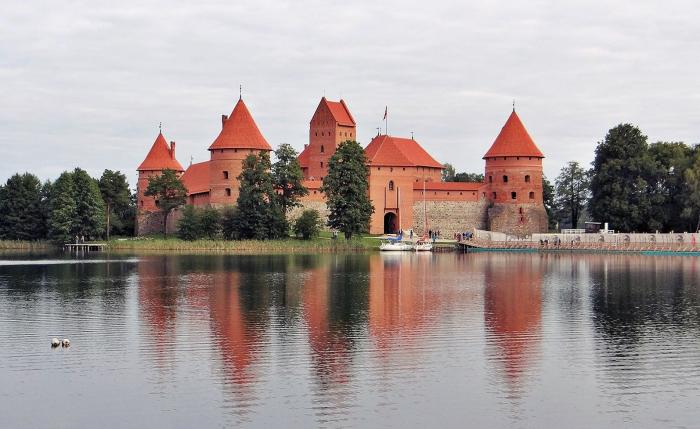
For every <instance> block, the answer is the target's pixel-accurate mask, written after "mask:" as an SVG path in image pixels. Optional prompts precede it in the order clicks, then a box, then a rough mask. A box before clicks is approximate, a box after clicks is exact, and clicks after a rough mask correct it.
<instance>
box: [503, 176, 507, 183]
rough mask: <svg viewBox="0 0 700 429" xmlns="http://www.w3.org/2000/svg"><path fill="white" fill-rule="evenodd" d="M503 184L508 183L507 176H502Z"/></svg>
mask: <svg viewBox="0 0 700 429" xmlns="http://www.w3.org/2000/svg"><path fill="white" fill-rule="evenodd" d="M503 183H508V176H505V175H504V176H503Z"/></svg>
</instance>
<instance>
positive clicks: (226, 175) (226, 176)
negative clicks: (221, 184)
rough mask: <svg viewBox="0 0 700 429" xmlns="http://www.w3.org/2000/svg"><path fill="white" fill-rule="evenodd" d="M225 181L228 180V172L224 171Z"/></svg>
mask: <svg viewBox="0 0 700 429" xmlns="http://www.w3.org/2000/svg"><path fill="white" fill-rule="evenodd" d="M224 179H228V171H224Z"/></svg>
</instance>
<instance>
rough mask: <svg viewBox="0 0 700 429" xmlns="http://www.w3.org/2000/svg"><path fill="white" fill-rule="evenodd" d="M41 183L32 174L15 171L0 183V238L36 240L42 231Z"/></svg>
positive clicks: (43, 234) (43, 218)
mask: <svg viewBox="0 0 700 429" xmlns="http://www.w3.org/2000/svg"><path fill="white" fill-rule="evenodd" d="M42 208H43V206H42V185H41V182H40V181H39V178H37V177H36V176H35V175H33V174H29V173H24V174H15V175H13V176H12V177H10V178H9V179H7V182H6V183H5V186H2V187H0V238H4V239H10V240H37V239H40V238H44V236H45V235H46V224H45V217H44V214H43V211H42Z"/></svg>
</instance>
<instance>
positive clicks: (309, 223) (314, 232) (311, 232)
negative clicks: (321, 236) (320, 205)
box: [293, 209, 321, 240]
mask: <svg viewBox="0 0 700 429" xmlns="http://www.w3.org/2000/svg"><path fill="white" fill-rule="evenodd" d="M293 229H294V234H295V235H296V236H297V237H301V238H303V239H304V240H309V239H311V238H315V237H317V236H318V233H319V232H320V231H321V216H320V215H319V214H318V211H317V210H312V209H307V210H304V211H303V212H302V213H301V216H299V217H298V218H297V220H296V221H295V222H294V228H293Z"/></svg>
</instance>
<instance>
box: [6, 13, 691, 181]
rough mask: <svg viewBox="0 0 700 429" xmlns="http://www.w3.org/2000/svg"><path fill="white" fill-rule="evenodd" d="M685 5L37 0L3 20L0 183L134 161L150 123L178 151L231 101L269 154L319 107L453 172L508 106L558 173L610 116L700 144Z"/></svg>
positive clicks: (468, 166)
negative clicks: (409, 142) (327, 106)
mask: <svg viewBox="0 0 700 429" xmlns="http://www.w3.org/2000/svg"><path fill="white" fill-rule="evenodd" d="M698 22H700V10H699V9H698V8H697V5H696V3H694V2H691V1H673V0H669V1H663V2H661V1H657V2H651V1H615V2H610V1H562V0H559V1H528V2H514V1H478V2H469V1H455V2H451V1H450V2H448V1H440V0H433V1H430V2H426V1H420V2H413V1H344V2H341V1H334V0H325V1H306V0H296V1H290V2H284V1H267V0H257V1H244V0H236V1H222V2H209V1H189V2H183V1H175V0H169V1H159V0H154V1H149V0H143V1H138V2H130V1H120V2H115V1H109V2H102V1H96V0H90V1H71V0H66V1H62V2H58V3H57V2H55V1H38V0H21V1H18V0H4V1H3V6H2V13H0V181H2V182H4V181H5V180H6V179H7V178H8V177H9V176H10V175H12V174H13V173H15V172H24V171H29V172H33V173H35V174H37V175H38V176H39V177H40V178H41V179H42V180H45V179H54V178H55V177H57V176H58V175H59V174H60V173H61V172H62V171H64V170H70V169H73V168H75V167H76V166H80V167H82V168H84V169H86V170H87V171H88V172H89V173H90V174H92V175H93V176H99V175H100V174H101V172H102V171H103V170H104V169H112V170H120V171H122V172H124V173H125V174H127V177H128V178H129V180H130V182H131V184H132V186H133V185H135V178H136V171H135V169H136V167H137V166H138V165H139V164H140V162H141V161H142V160H143V158H144V157H145V156H146V153H147V152H148V149H149V148H150V146H151V144H152V143H153V141H154V140H155V138H156V136H157V134H158V125H159V123H161V122H162V124H163V133H164V135H165V137H166V138H167V139H168V140H174V141H176V142H177V158H178V160H179V161H180V162H181V163H182V164H183V165H184V166H187V165H188V164H189V163H190V160H192V159H193V160H194V162H199V161H204V160H206V159H208V156H209V153H208V152H207V150H206V149H207V147H208V146H209V145H210V144H211V143H212V141H213V140H214V139H215V138H216V136H217V135H218V132H219V131H220V128H221V114H230V113H231V110H232V109H233V107H234V105H235V102H236V101H237V99H238V96H239V85H242V87H243V98H244V100H245V102H246V104H247V105H248V107H249V109H250V110H251V112H252V114H253V116H254V118H255V120H256V122H257V124H258V126H259V128H260V129H261V131H262V133H263V135H264V136H265V137H266V138H267V140H268V142H269V143H270V144H271V145H272V146H273V147H276V146H277V145H279V144H280V143H289V144H291V145H293V146H294V147H295V148H296V149H297V150H301V149H302V148H303V146H304V144H305V143H307V142H308V127H309V120H310V119H311V116H312V114H313V112H314V110H315V108H316V106H317V105H318V102H319V100H320V98H321V97H322V96H324V95H325V96H326V97H327V98H329V99H331V100H337V99H339V98H341V97H342V98H343V99H344V100H345V101H346V102H347V104H348V105H349V107H350V109H351V111H352V113H353V115H354V117H355V120H356V122H357V127H358V132H357V135H358V140H359V141H360V143H362V144H363V145H366V144H367V143H369V141H370V139H371V138H372V137H373V136H374V135H375V134H376V133H377V127H380V126H383V123H382V117H383V114H384V109H385V106H388V128H389V130H388V131H389V134H391V135H396V136H407V137H410V135H411V132H413V133H414V136H415V138H416V140H418V141H419V142H420V143H421V144H422V145H423V147H424V148H425V149H426V150H428V152H429V153H431V154H432V155H433V157H434V158H436V159H437V160H438V161H440V162H449V163H451V164H453V165H454V166H455V168H456V169H457V171H468V172H483V160H482V159H481V157H482V156H483V154H484V153H485V152H486V151H487V149H488V148H489V146H490V145H491V143H493V141H494V139H495V138H496V136H497V135H498V132H499V131H500V129H501V127H502V126H503V124H504V123H505V121H506V119H507V118H508V115H509V114H510V112H511V110H512V104H513V101H515V106H516V110H517V112H518V114H519V115H520V118H521V119H522V121H523V122H524V124H525V126H526V127H527V129H528V131H529V133H530V135H531V136H532V137H533V139H534V140H535V142H536V143H537V145H538V146H539V147H540V149H541V150H542V151H543V152H544V154H545V156H546V158H545V160H544V169H545V174H546V175H547V176H548V177H549V178H550V179H553V178H554V177H556V175H557V174H558V172H559V170H560V169H561V167H562V165H563V164H564V163H565V162H567V161H570V160H575V161H579V162H580V163H583V164H585V165H586V166H587V165H589V163H590V162H591V161H592V159H593V156H594V150H595V147H596V144H597V142H598V141H600V140H602V139H603V138H604V137H605V134H606V132H607V130H609V129H610V128H612V127H614V126H615V125H617V124H619V123H631V124H634V125H637V126H639V127H640V129H641V130H642V132H643V133H644V134H646V135H647V136H648V137H649V141H650V142H655V141H661V140H663V141H684V142H686V143H689V144H694V143H698V142H700V73H699V72H698V70H700V55H699V54H700V26H699V25H698V24H697V23H698Z"/></svg>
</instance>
